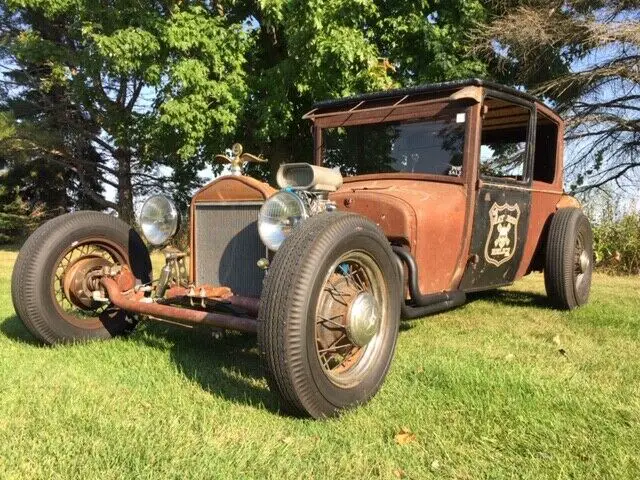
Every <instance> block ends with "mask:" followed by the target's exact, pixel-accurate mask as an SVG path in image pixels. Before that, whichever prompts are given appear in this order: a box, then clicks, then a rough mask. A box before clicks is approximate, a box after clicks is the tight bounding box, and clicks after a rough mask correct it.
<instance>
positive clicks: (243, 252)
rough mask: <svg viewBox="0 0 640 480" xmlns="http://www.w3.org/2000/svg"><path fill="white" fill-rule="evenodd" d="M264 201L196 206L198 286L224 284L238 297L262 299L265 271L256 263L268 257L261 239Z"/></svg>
mask: <svg viewBox="0 0 640 480" xmlns="http://www.w3.org/2000/svg"><path fill="white" fill-rule="evenodd" d="M261 206H262V202H244V203H197V204H196V208H195V255H196V265H195V267H196V268H195V270H196V272H195V273H196V276H195V279H196V281H197V282H198V283H199V284H203V283H208V284H212V285H224V286H228V287H230V288H231V290H232V291H233V292H234V293H235V294H238V295H247V296H259V295H260V292H261V291H262V280H263V278H264V271H262V270H260V269H259V268H258V267H257V266H256V262H257V261H258V260H259V259H260V258H263V257H265V256H266V255H267V250H266V247H265V246H264V244H263V243H262V241H261V240H260V237H259V236H258V212H259V211H260V207H261Z"/></svg>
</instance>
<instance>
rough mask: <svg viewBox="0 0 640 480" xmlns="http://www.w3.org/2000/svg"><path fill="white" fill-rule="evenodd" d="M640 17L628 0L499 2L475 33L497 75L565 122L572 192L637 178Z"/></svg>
mask: <svg viewBox="0 0 640 480" xmlns="http://www.w3.org/2000/svg"><path fill="white" fill-rule="evenodd" d="M639 19H640V3H638V2H637V1H634V0H612V1H603V0H575V1H567V2H557V1H551V0H532V1H529V2H527V3H526V4H524V5H522V3H521V2H512V1H498V2H496V3H495V17H493V18H492V19H491V20H490V22H489V24H488V26H483V27H482V28H480V29H478V30H477V31H476V33H477V34H478V37H479V40H480V41H479V49H478V50H482V51H484V53H485V54H486V55H487V56H488V57H489V58H490V60H491V62H492V66H493V69H494V71H496V72H497V75H498V77H499V78H501V79H503V80H506V81H508V82H510V83H514V84H516V85H523V86H525V87H527V88H528V89H530V90H532V91H533V92H534V93H537V94H539V95H542V96H544V97H546V98H547V99H549V101H550V102H551V103H552V104H553V106H555V108H556V109H557V110H558V111H559V112H560V113H561V114H562V115H563V116H564V118H565V119H566V121H567V127H568V128H567V133H566V140H567V141H568V142H569V143H568V147H569V148H568V155H567V162H566V171H567V173H568V176H569V178H570V179H571V185H570V187H571V189H572V190H573V191H575V192H585V191H587V190H590V189H597V188H601V187H603V186H604V185H606V184H615V185H617V186H618V187H625V186H629V185H631V184H637V183H638V180H640V176H639V175H638V174H639V173H640V69H639V65H640V20H639Z"/></svg>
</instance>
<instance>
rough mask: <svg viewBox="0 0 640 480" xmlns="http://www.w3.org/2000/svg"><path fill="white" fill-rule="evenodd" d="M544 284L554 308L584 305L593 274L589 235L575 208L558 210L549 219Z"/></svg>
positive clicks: (586, 221) (579, 212)
mask: <svg viewBox="0 0 640 480" xmlns="http://www.w3.org/2000/svg"><path fill="white" fill-rule="evenodd" d="M545 260H546V262H545V269H544V284H545V288H546V291H547V296H548V297H549V300H550V301H551V303H552V304H553V305H554V306H556V307H557V308H560V309H563V310H571V309H574V308H576V307H579V306H581V305H584V304H585V303H587V300H588V299H589V291H590V290H591V277H592V274H593V233H592V231H591V224H590V223H589V219H588V218H587V217H586V216H585V215H584V213H583V212H582V210H580V209H579V208H562V209H560V210H558V211H557V212H556V214H555V215H554V216H553V219H552V220H551V225H550V227H549V234H548V237H547V247H546V259H545Z"/></svg>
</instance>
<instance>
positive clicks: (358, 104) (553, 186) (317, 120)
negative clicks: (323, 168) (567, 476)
mask: <svg viewBox="0 0 640 480" xmlns="http://www.w3.org/2000/svg"><path fill="white" fill-rule="evenodd" d="M491 92H492V90H491V89H490V88H485V87H484V86H467V87H464V88H462V89H460V88H458V89H451V88H449V89H445V90H442V91H439V92H435V93H434V92H431V93H429V94H426V95H417V96H415V98H414V97H412V96H411V95H398V96H397V97H389V98H380V99H375V100H372V101H367V102H364V101H354V102H353V103H351V104H348V103H345V104H342V105H339V106H336V107H332V106H323V107H320V108H317V109H314V110H312V111H311V112H309V113H308V114H307V115H305V118H308V119H310V120H311V121H312V122H313V127H312V128H313V134H314V163H316V164H318V165H319V164H321V162H322V129H323V128H330V127H339V126H348V125H357V124H358V125H360V124H371V123H381V122H391V121H403V120H410V119H418V118H424V117H430V116H434V115H438V114H441V113H444V112H445V111H446V110H447V109H449V108H457V109H459V108H460V107H467V108H466V112H467V122H466V132H465V144H464V158H463V173H462V175H461V176H460V177H454V176H445V175H428V174H414V173H385V174H369V175H361V176H355V177H346V178H345V179H344V185H343V186H342V187H341V188H340V189H339V190H338V191H337V192H335V193H333V194H331V195H330V198H331V199H332V200H333V201H335V202H336V205H337V208H338V209H339V210H343V211H347V212H353V213H359V214H361V215H364V216H366V217H368V218H370V219H371V220H372V221H373V222H375V223H376V224H377V225H378V226H379V227H380V228H381V229H382V230H383V231H384V232H385V235H386V236H387V237H388V238H389V240H390V241H391V242H392V243H394V244H398V245H402V246H405V247H406V248H408V249H409V250H410V251H411V253H412V254H413V255H414V257H415V258H416V262H417V264H418V269H419V279H418V280H419V282H418V283H419V286H420V289H421V291H422V292H423V293H425V294H426V293H433V292H439V291H445V290H454V289H457V288H458V287H459V285H460V282H461V280H462V278H463V275H464V273H465V270H466V268H467V265H468V263H469V262H470V261H473V259H472V258H471V257H470V250H471V249H470V245H471V237H472V231H473V222H474V214H475V208H476V205H475V204H476V197H477V192H478V190H479V188H480V185H481V180H480V179H479V175H478V165H479V158H480V144H481V125H482V123H483V121H482V115H483V113H485V112H486V108H484V105H483V103H482V102H479V100H482V99H484V97H485V95H487V94H488V93H491ZM531 101H532V104H533V105H535V108H536V109H537V112H538V116H539V117H540V115H543V116H544V117H545V119H546V120H545V121H551V122H553V123H554V124H556V125H557V126H558V136H557V145H556V150H555V152H556V158H555V176H554V179H553V182H551V183H547V182H542V181H533V182H532V183H531V185H530V186H529V185H522V186H521V187H516V188H521V189H523V190H526V191H529V192H531V204H530V206H529V208H530V218H529V225H528V233H527V237H526V240H525V245H524V251H523V255H522V259H521V261H520V265H519V266H518V269H517V273H516V278H520V277H521V276H522V275H525V274H526V273H528V272H529V271H531V270H532V269H534V268H536V267H539V264H540V261H539V260H540V255H539V254H540V253H541V252H543V251H544V239H545V238H546V229H547V228H548V224H549V221H550V218H551V216H552V215H553V214H554V212H555V211H556V210H557V209H558V208H562V207H566V206H575V204H576V203H577V202H576V201H575V199H573V198H572V197H569V196H566V195H563V192H562V181H563V170H562V165H563V161H562V160H563V139H562V138H563V122H562V120H561V119H560V117H559V116H558V115H557V114H556V113H555V112H553V111H552V110H551V109H549V108H547V107H546V106H544V105H542V104H540V103H539V102H533V100H531ZM507 103H508V102H507ZM517 111H518V110H517V109H514V111H513V112H511V111H510V110H509V106H508V105H505V106H503V107H502V109H501V111H500V114H499V115H493V116H492V117H491V120H490V121H487V122H485V123H487V125H488V126H489V128H498V127H499V126H500V125H502V123H501V122H507V123H506V125H508V124H509V123H508V122H510V121H512V122H516V123H517V122H518V121H520V120H522V119H520V117H518V118H515V117H513V115H515V113H516V112H517ZM510 115H511V117H513V118H510ZM487 125H485V127H487ZM509 188H512V187H509ZM275 192H276V190H275V189H273V188H272V187H270V186H269V185H267V184H265V183H262V182H259V181H257V180H254V179H252V178H249V177H244V176H243V177H240V176H238V177H232V176H225V177H221V178H219V179H216V180H214V181H213V182H212V183H210V184H209V185H207V186H206V187H204V188H203V189H202V190H200V191H199V192H198V193H196V195H195V196H194V198H193V200H192V210H193V207H194V205H195V204H196V203H198V202H209V201H220V202H224V201H256V200H260V201H262V200H264V199H266V198H268V197H269V196H271V195H272V194H273V193H275ZM193 229H194V225H193V222H192V224H191V234H192V235H191V238H192V244H191V248H192V256H191V275H192V277H191V278H192V279H193V278H194V277H193V274H194V265H195V255H196V252H194V251H193V238H194V231H193Z"/></svg>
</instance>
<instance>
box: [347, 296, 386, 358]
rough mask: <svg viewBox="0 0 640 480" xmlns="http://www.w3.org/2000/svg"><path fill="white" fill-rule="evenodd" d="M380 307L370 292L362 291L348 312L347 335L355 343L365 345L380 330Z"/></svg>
mask: <svg viewBox="0 0 640 480" xmlns="http://www.w3.org/2000/svg"><path fill="white" fill-rule="evenodd" d="M380 318H381V316H380V307H379V306H378V302H377V301H376V298H375V297H374V296H373V295H372V294H371V293H369V292H360V293H359V294H358V295H357V296H356V298H355V299H354V300H353V302H351V306H350V307H349V311H348V313H347V322H346V327H347V336H348V337H349V340H351V341H352V342H353V343H354V344H355V345H358V346H359V347H364V346H365V345H366V344H367V343H369V342H370V341H371V339H372V338H373V337H374V336H375V334H376V333H377V332H378V328H379V326H380Z"/></svg>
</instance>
